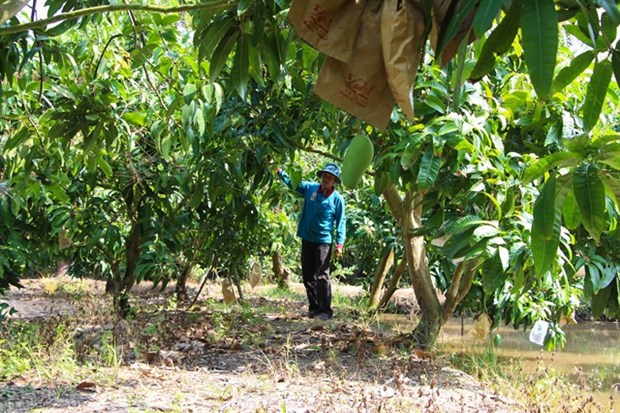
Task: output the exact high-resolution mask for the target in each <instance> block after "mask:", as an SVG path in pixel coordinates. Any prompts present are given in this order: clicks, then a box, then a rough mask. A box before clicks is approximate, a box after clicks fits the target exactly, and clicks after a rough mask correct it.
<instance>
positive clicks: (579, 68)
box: [551, 50, 596, 94]
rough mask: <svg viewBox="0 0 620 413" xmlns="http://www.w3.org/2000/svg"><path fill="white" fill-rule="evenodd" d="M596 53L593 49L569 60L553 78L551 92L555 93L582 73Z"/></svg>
mask: <svg viewBox="0 0 620 413" xmlns="http://www.w3.org/2000/svg"><path fill="white" fill-rule="evenodd" d="M595 56H596V53H595V52H594V51H593V50H588V51H586V52H583V53H582V54H580V55H579V56H577V57H575V58H574V59H573V60H571V62H570V64H569V65H568V66H566V67H564V68H562V70H560V71H559V73H558V74H557V76H556V77H555V79H553V85H552V86H551V94H555V93H556V92H559V91H560V90H562V89H564V88H565V87H566V86H567V85H569V84H570V83H571V82H572V81H573V80H575V79H576V78H577V76H579V75H580V74H582V73H583V72H584V71H585V70H586V69H587V68H588V66H590V64H591V63H592V61H593V60H594V57H595Z"/></svg>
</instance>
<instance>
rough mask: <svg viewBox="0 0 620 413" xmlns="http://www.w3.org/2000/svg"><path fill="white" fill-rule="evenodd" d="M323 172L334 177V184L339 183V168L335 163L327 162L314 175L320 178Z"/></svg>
mask: <svg viewBox="0 0 620 413" xmlns="http://www.w3.org/2000/svg"><path fill="white" fill-rule="evenodd" d="M323 172H327V173H330V174H332V175H334V176H335V177H336V183H340V167H339V166H338V165H336V164H335V163H331V162H328V163H326V164H325V166H324V167H323V169H321V170H320V171H318V172H317V173H316V175H317V176H318V177H319V178H320V177H321V175H323Z"/></svg>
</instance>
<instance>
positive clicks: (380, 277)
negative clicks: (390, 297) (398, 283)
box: [368, 248, 394, 310]
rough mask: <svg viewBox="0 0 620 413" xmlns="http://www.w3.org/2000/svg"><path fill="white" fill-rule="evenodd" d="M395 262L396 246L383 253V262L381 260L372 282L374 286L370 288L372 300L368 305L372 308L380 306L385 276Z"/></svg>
mask: <svg viewBox="0 0 620 413" xmlns="http://www.w3.org/2000/svg"><path fill="white" fill-rule="evenodd" d="M393 264H394V248H390V249H389V251H387V252H386V253H385V255H383V258H381V262H379V266H378V267H377V269H376V270H375V276H374V280H373V283H372V288H371V289H370V300H369V303H368V307H369V308H370V310H376V309H377V308H378V307H379V295H380V294H381V287H382V286H383V282H384V281H385V277H386V276H387V273H388V271H390V268H392V265H393Z"/></svg>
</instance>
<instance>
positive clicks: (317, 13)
mask: <svg viewBox="0 0 620 413" xmlns="http://www.w3.org/2000/svg"><path fill="white" fill-rule="evenodd" d="M364 3H365V0H310V1H309V0H293V2H292V3H291V7H290V9H289V12H288V19H289V21H290V22H291V24H292V25H293V28H294V29H295V31H296V32H297V34H298V35H299V36H300V37H301V38H302V39H304V40H305V41H306V42H308V44H309V45H310V46H312V47H314V48H315V49H317V50H318V51H320V52H321V53H324V54H326V55H327V56H331V57H333V58H334V59H338V60H340V61H342V62H348V61H349V59H350V58H351V56H352V54H353V47H354V44H355V38H356V37H357V32H358V29H359V26H360V21H361V16H362V11H363V10H364Z"/></svg>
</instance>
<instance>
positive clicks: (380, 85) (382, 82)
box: [314, 0, 394, 129]
mask: <svg viewBox="0 0 620 413" xmlns="http://www.w3.org/2000/svg"><path fill="white" fill-rule="evenodd" d="M382 2H383V0H367V1H366V4H365V7H364V11H363V13H362V22H361V25H360V28H359V32H358V35H357V38H356V40H355V46H354V48H353V55H352V56H351V59H350V60H349V61H348V62H347V63H344V62H341V61H338V60H336V59H334V58H331V57H328V58H327V59H326V60H325V63H324V64H323V67H322V68H321V72H320V73H319V76H318V78H317V80H316V84H315V86H314V93H316V94H317V95H318V96H320V97H321V98H323V99H325V100H326V101H328V102H330V103H332V104H333V105H335V106H337V107H339V108H341V109H343V110H345V111H347V112H349V113H350V114H352V115H354V116H357V117H358V118H360V119H362V120H363V121H365V122H367V123H369V124H371V125H373V126H375V127H377V128H380V129H385V127H386V126H387V124H388V122H389V120H390V115H391V113H392V109H393V108H394V96H392V92H391V90H390V87H389V85H388V81H387V74H386V72H385V64H384V62H383V52H382V46H381V3H382Z"/></svg>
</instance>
